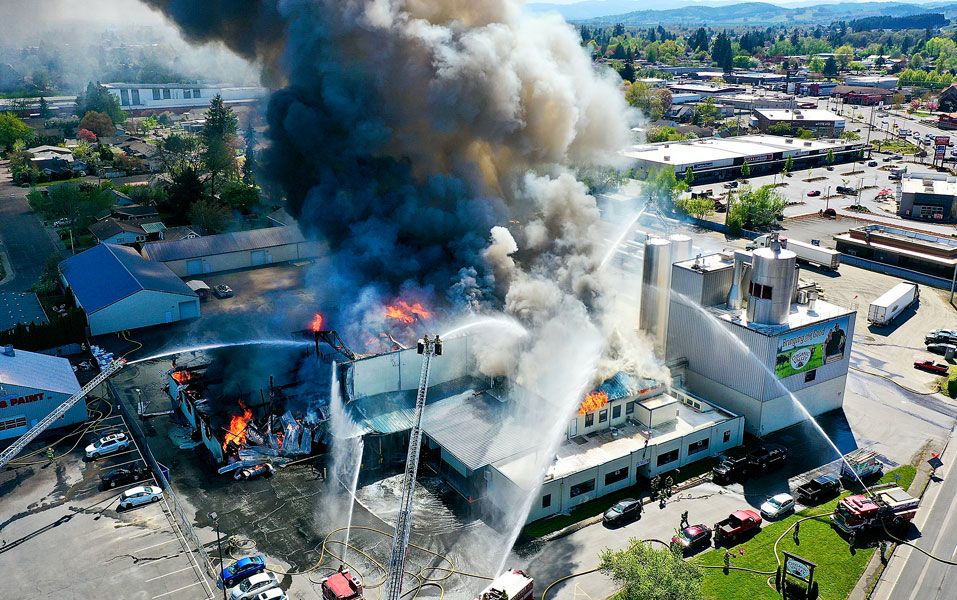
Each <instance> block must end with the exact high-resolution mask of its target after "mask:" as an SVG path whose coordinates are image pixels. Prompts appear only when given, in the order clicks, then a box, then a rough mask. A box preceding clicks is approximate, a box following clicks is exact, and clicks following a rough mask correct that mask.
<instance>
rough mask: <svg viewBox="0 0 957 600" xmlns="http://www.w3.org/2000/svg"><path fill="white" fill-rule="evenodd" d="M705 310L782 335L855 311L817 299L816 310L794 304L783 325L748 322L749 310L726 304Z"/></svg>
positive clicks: (723, 319)
mask: <svg viewBox="0 0 957 600" xmlns="http://www.w3.org/2000/svg"><path fill="white" fill-rule="evenodd" d="M705 310H708V311H710V312H711V313H712V314H714V315H715V316H716V317H717V318H719V319H721V320H722V321H727V322H731V323H734V324H735V325H739V326H741V327H747V328H748V329H751V330H754V331H757V332H758V333H762V334H764V335H769V336H771V335H780V334H782V333H786V332H788V331H791V330H792V329H798V328H800V327H804V326H805V325H811V324H813V323H819V322H821V321H826V320H828V319H833V318H835V317H842V316H844V315H849V314H853V313H854V311H853V310H850V309H847V308H844V307H843V306H837V305H835V304H830V303H828V302H825V301H823V300H817V302H816V303H815V306H814V310H811V308H810V306H809V305H807V304H792V305H791V311H790V312H789V313H788V322H787V323H785V324H783V325H766V324H764V323H748V311H746V310H741V309H738V310H728V309H727V308H726V307H725V306H724V305H722V306H711V307H707V308H706V309H705Z"/></svg>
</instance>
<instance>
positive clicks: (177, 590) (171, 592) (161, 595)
mask: <svg viewBox="0 0 957 600" xmlns="http://www.w3.org/2000/svg"><path fill="white" fill-rule="evenodd" d="M199 584H200V582H199V581H194V582H193V583H191V584H189V585H184V586H183V587H181V588H178V589H175V590H171V591H169V592H166V593H165V594H160V595H159V596H153V600H156V599H157V598H162V597H163V596H169V595H170V594H175V593H176V592H181V591H183V590H185V589H187V588H191V587H193V586H194V585H199Z"/></svg>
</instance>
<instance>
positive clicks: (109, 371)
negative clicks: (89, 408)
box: [0, 358, 126, 470]
mask: <svg viewBox="0 0 957 600" xmlns="http://www.w3.org/2000/svg"><path fill="white" fill-rule="evenodd" d="M124 366H126V360H125V359H122V358H118V359H116V360H114V361H113V362H111V363H110V364H109V365H108V366H107V367H106V368H105V369H103V370H102V371H100V373H99V374H98V375H97V376H96V377H94V378H93V379H91V380H90V382H89V383H88V384H86V385H85V386H83V387H82V388H81V389H80V391H79V392H77V393H75V394H73V395H72V396H70V397H69V398H67V399H66V401H65V402H64V403H63V404H61V405H60V406H58V407H56V409H55V410H54V411H53V412H51V413H50V414H48V415H47V416H45V417H43V418H42V419H40V420H39V421H38V422H37V424H36V425H34V426H33V427H31V428H30V431H28V432H26V433H24V434H23V435H21V436H20V437H19V439H17V441H15V442H13V444H11V445H10V446H9V447H7V448H6V449H5V450H4V451H3V452H0V470H2V469H3V468H4V467H6V466H7V463H9V462H10V461H11V460H13V458H14V457H15V456H16V455H17V454H20V452H21V451H22V450H23V449H24V448H26V446H27V444H29V443H30V442H32V441H33V440H34V439H36V437H37V436H38V435H40V434H41V433H43V432H44V431H45V430H46V429H47V428H48V427H49V426H50V425H53V423H54V422H55V421H56V420H57V419H59V418H60V417H62V416H63V415H65V414H66V411H68V410H70V409H71V408H73V405H74V404H76V403H77V402H79V401H80V400H82V399H84V398H86V396H87V394H89V393H90V392H92V391H93V390H94V389H96V386H98V385H100V384H101V383H103V382H104V381H106V380H107V379H109V378H110V376H111V375H113V374H114V373H116V372H117V371H119V370H120V369H122V368H123V367H124Z"/></svg>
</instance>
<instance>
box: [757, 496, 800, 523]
mask: <svg viewBox="0 0 957 600" xmlns="http://www.w3.org/2000/svg"><path fill="white" fill-rule="evenodd" d="M760 510H761V516H762V517H764V518H765V519H777V518H780V517H783V516H784V515H786V514H788V513H790V512H791V511H793V510H794V496H792V495H791V494H775V495H773V496H771V497H770V498H768V499H767V501H766V502H764V503H763V504H762V505H761V508H760Z"/></svg>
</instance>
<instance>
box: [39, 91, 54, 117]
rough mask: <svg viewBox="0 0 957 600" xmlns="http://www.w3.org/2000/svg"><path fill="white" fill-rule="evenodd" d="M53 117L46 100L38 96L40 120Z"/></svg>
mask: <svg viewBox="0 0 957 600" xmlns="http://www.w3.org/2000/svg"><path fill="white" fill-rule="evenodd" d="M52 116H53V111H52V110H50V105H49V104H47V99H46V98H44V97H43V96H40V118H41V119H49V118H50V117H52Z"/></svg>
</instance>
